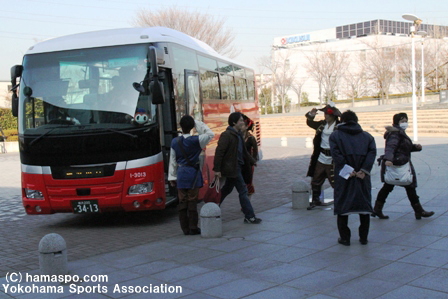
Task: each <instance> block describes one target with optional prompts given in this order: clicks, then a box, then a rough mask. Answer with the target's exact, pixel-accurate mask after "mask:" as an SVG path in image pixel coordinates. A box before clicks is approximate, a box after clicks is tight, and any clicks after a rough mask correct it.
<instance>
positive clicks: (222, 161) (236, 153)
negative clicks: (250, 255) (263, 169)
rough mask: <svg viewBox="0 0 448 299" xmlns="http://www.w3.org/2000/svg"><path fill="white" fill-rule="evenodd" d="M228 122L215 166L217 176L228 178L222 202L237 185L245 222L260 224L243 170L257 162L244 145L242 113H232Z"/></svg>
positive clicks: (218, 149)
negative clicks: (249, 195) (247, 165)
mask: <svg viewBox="0 0 448 299" xmlns="http://www.w3.org/2000/svg"><path fill="white" fill-rule="evenodd" d="M228 123H229V126H228V127H227V129H226V131H224V132H223V133H222V134H221V136H220V137H219V141H218V146H217V147H216V152H215V160H214V167H213V171H214V172H215V176H217V177H218V178H221V177H225V178H226V182H225V184H224V186H223V187H222V189H221V204H222V202H223V201H224V199H225V198H226V196H227V195H229V194H230V193H231V192H232V190H233V188H234V187H236V189H237V191H238V194H239V199H240V205H241V209H242V211H243V213H244V223H252V224H258V223H260V222H261V219H260V218H257V217H255V212H254V209H253V207H252V204H251V203H250V200H249V197H248V191H247V186H246V183H245V182H244V179H243V175H242V171H241V170H242V168H243V166H244V164H245V163H250V164H252V165H254V164H255V162H256V161H255V159H254V158H253V157H252V156H251V155H250V154H249V153H248V152H247V150H246V147H245V146H244V140H243V136H242V135H241V129H242V128H243V126H244V120H243V116H242V114H241V113H240V112H233V113H231V114H230V115H229V119H228ZM221 204H220V205H221Z"/></svg>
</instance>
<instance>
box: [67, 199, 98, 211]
mask: <svg viewBox="0 0 448 299" xmlns="http://www.w3.org/2000/svg"><path fill="white" fill-rule="evenodd" d="M72 207H73V212H74V213H75V214H83V213H98V212H99V211H100V209H99V206H98V201H97V200H74V201H72Z"/></svg>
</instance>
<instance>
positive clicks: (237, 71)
mask: <svg viewBox="0 0 448 299" xmlns="http://www.w3.org/2000/svg"><path fill="white" fill-rule="evenodd" d="M233 71H234V72H235V76H238V77H241V78H246V74H245V72H244V69H243V68H240V67H239V66H233Z"/></svg>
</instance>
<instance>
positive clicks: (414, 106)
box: [402, 14, 422, 141]
mask: <svg viewBox="0 0 448 299" xmlns="http://www.w3.org/2000/svg"><path fill="white" fill-rule="evenodd" d="M402 17H403V19H405V20H407V21H412V22H413V23H414V25H413V26H411V28H410V31H411V49H412V53H411V56H412V57H411V59H412V64H411V72H412V124H413V133H414V138H413V139H414V141H418V131H417V130H418V129H417V97H416V94H415V81H416V79H415V42H414V35H415V32H416V29H417V28H416V27H418V26H419V25H420V24H421V23H422V20H420V19H419V18H418V17H416V16H414V15H411V14H404V15H403V16H402Z"/></svg>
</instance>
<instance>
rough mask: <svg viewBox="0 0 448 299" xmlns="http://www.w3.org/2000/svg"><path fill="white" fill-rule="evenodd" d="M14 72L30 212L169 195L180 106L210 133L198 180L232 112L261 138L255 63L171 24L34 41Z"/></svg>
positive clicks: (107, 206) (109, 207)
mask: <svg viewBox="0 0 448 299" xmlns="http://www.w3.org/2000/svg"><path fill="white" fill-rule="evenodd" d="M19 77H20V83H19V84H16V83H17V79H18V78H19ZM11 82H12V84H13V86H14V87H13V114H14V115H15V116H18V128H19V146H20V159H21V168H22V199H23V205H24V207H25V210H26V212H27V213H28V214H52V213H64V212H68V213H89V212H107V211H117V210H121V211H123V210H124V211H142V210H154V209H164V208H165V206H166V205H167V204H170V203H173V202H175V201H176V190H175V189H174V188H172V187H170V186H169V184H168V182H167V170H168V161H169V152H170V151H169V147H170V145H171V140H172V139H173V138H174V137H176V136H177V135H178V129H179V126H178V122H179V120H180V117H181V116H182V115H185V114H189V115H192V116H194V117H195V118H196V119H199V120H203V121H204V122H205V123H206V124H207V125H208V126H209V127H210V128H211V129H212V130H213V131H214V132H215V134H216V135H215V138H214V140H213V141H212V142H211V143H210V144H209V145H208V146H207V148H206V149H205V150H204V153H203V155H202V156H201V157H202V162H203V168H202V169H203V175H204V180H205V183H208V182H209V181H210V179H211V178H212V177H213V171H212V168H213V156H214V152H215V148H216V143H217V140H218V138H219V134H220V133H221V132H223V131H224V130H225V128H226V127H227V118H228V115H229V113H230V112H233V111H241V112H243V113H245V114H246V115H247V116H249V117H250V118H252V119H253V120H254V121H255V123H256V131H255V132H256V133H255V135H256V137H257V139H258V141H259V142H260V125H259V112H258V100H257V95H256V92H255V90H256V89H255V75H254V71H253V70H252V69H250V68H248V67H246V66H244V65H242V64H239V63H237V62H235V61H232V60H230V59H227V58H225V57H223V56H221V55H219V54H218V53H217V52H216V51H214V50H213V49H212V48H211V47H209V46H208V45H206V44H205V43H203V42H201V41H199V40H197V39H195V38H192V37H190V36H188V35H185V34H183V33H180V32H178V31H175V30H171V29H168V28H163V27H152V28H127V29H115V30H104V31H96V32H88V33H81V34H75V35H69V36H64V37H60V38H55V39H51V40H48V41H44V42H41V43H38V44H36V45H34V46H33V47H31V48H30V49H29V50H28V51H27V52H26V54H25V56H24V58H23V64H22V65H17V66H14V67H12V69H11ZM136 112H137V113H138V114H136ZM137 115H138V117H137ZM204 192H205V189H204V190H202V192H201V193H200V196H202V194H204Z"/></svg>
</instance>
